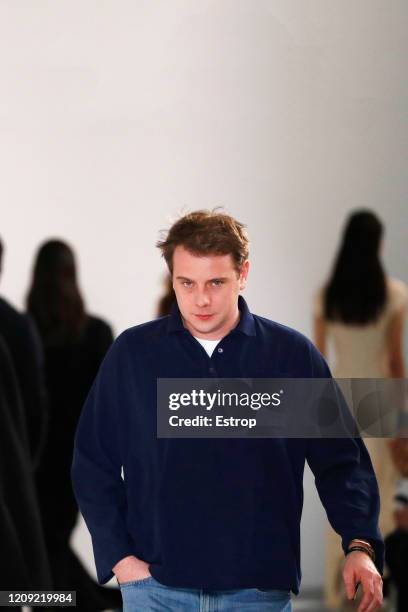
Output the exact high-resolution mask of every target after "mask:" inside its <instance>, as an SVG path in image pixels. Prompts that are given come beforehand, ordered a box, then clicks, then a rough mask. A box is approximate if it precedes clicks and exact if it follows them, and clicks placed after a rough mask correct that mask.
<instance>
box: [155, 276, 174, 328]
mask: <svg viewBox="0 0 408 612" xmlns="http://www.w3.org/2000/svg"><path fill="white" fill-rule="evenodd" d="M163 285H164V287H163V289H164V292H163V295H162V296H161V298H159V302H158V305H157V316H158V317H165V316H166V315H168V314H170V311H171V307H172V305H173V302H175V301H176V294H175V293H174V289H173V279H172V278H171V276H169V275H168V274H166V276H165V277H164V282H163Z"/></svg>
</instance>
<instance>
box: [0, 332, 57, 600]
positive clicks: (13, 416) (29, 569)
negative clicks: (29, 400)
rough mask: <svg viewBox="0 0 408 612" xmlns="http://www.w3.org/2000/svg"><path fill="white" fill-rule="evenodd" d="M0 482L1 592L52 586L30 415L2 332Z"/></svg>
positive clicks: (0, 366)
mask: <svg viewBox="0 0 408 612" xmlns="http://www.w3.org/2000/svg"><path fill="white" fill-rule="evenodd" d="M0 485H1V486H0V542H1V556H0V590H2V591H10V590H19V591H21V590H35V591H38V590H48V589H51V588H52V584H51V574H50V568H49V564H48V559H47V552H46V547H45V542H44V535H43V531H42V526H41V519H40V512H39V508H38V503H37V497H36V492H35V485H34V478H33V472H32V462H31V457H30V448H29V442H28V435H27V428H26V419H25V414H24V410H23V404H22V400H21V394H20V390H19V386H18V379H17V376H16V373H15V370H14V364H13V359H12V357H11V354H10V351H9V350H8V346H7V344H6V342H5V341H4V340H3V338H2V337H1V335H0ZM1 609H2V610H6V609H7V610H17V608H16V607H15V606H14V607H3V606H2V607H1ZM18 609H19V610H20V609H21V608H18Z"/></svg>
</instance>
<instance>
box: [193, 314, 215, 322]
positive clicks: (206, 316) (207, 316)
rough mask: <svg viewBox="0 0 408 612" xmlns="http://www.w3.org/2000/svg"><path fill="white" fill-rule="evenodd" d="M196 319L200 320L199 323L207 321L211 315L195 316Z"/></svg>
mask: <svg viewBox="0 0 408 612" xmlns="http://www.w3.org/2000/svg"><path fill="white" fill-rule="evenodd" d="M195 316H196V317H197V318H198V319H200V320H201V321H207V320H208V319H210V318H211V317H212V314H205V315H204V314H196V315H195Z"/></svg>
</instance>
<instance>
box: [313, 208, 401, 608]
mask: <svg viewBox="0 0 408 612" xmlns="http://www.w3.org/2000/svg"><path fill="white" fill-rule="evenodd" d="M382 237H383V226H382V223H381V221H380V220H379V219H378V217H377V216H376V215H375V214H374V213H373V212H371V211H370V210H358V211H355V212H354V213H353V214H351V215H350V217H349V218H348V220H347V223H346V226H345V230H344V233H343V237H342V241H341V245H340V249H339V251H338V254H337V257H336V260H335V262H334V266H333V270H332V273H331V276H330V278H329V280H328V282H327V283H326V284H325V286H324V287H322V288H320V289H319V290H318V292H317V293H316V295H315V298H314V309H313V310H314V341H315V345H316V347H317V348H318V349H319V351H320V352H321V353H322V355H323V356H327V348H328V346H327V345H328V341H330V342H332V343H333V348H334V352H335V366H334V369H333V374H334V376H335V377H336V378H403V377H404V359H403V326H404V319H405V314H406V305H407V300H408V291H407V287H406V285H405V284H404V283H403V282H402V281H400V280H397V279H395V278H391V277H390V276H388V275H387V274H386V273H385V272H384V268H383V265H382V263H381V259H380V255H381V250H382ZM365 442H366V446H367V449H368V451H369V454H370V457H371V461H372V463H373V467H374V470H375V473H376V476H377V481H378V485H379V489H380V498H381V511H380V520H379V525H380V530H381V532H382V533H383V534H387V533H389V532H390V531H391V530H392V529H393V507H392V504H393V496H394V488H395V484H396V480H397V477H398V471H397V469H396V467H395V465H394V462H393V461H392V458H391V454H390V448H389V442H390V441H389V440H386V439H385V438H366V439H365ZM338 546H339V537H338V535H337V534H336V533H335V532H334V531H333V530H332V529H330V527H329V533H328V536H327V563H326V581H325V594H326V604H327V605H328V606H329V608H331V609H336V608H339V607H340V606H341V605H342V591H341V569H342V562H343V560H342V557H341V555H339V550H338ZM407 578H408V568H407ZM342 609H343V608H342Z"/></svg>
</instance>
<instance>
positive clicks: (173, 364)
mask: <svg viewBox="0 0 408 612" xmlns="http://www.w3.org/2000/svg"><path fill="white" fill-rule="evenodd" d="M238 306H239V310H240V320H239V322H238V324H237V326H236V327H235V328H234V329H233V330H231V331H230V333H229V334H228V335H227V336H225V337H224V338H222V340H221V341H220V343H219V345H218V347H217V349H218V348H220V349H222V351H220V350H217V349H216V350H215V351H214V352H213V354H212V356H211V358H210V357H209V356H208V354H207V353H206V351H205V350H204V348H203V347H202V346H201V344H200V343H199V342H198V341H197V340H196V339H195V338H194V337H193V336H192V334H191V333H190V332H189V331H188V330H187V329H186V328H185V327H184V325H183V322H182V319H181V315H180V312H179V309H178V307H177V304H176V303H175V304H174V305H173V309H172V312H171V314H170V315H169V316H166V317H161V318H160V319H156V320H154V321H150V322H148V323H144V324H142V325H137V326H135V327H132V328H130V329H127V330H126V331H124V332H123V333H122V334H121V335H120V336H119V337H118V338H117V339H116V341H115V342H114V343H113V345H112V347H111V348H110V350H109V352H108V353H107V355H106V357H105V360H104V361H103V363H102V365H101V367H100V370H99V373H98V375H97V377H96V380H95V382H94V384H93V386H92V388H91V390H90V392H89V395H88V397H87V400H86V402H85V405H84V407H83V411H82V414H81V418H80V421H79V424H78V428H77V432H76V437H75V447H74V459H73V465H72V480H73V486H74V491H75V495H76V498H77V501H78V504H79V507H80V510H81V512H82V514H83V516H84V519H85V522H86V524H87V526H88V529H89V531H90V533H91V536H92V543H93V550H94V556H95V562H96V569H97V575H98V580H99V582H100V583H101V584H103V583H105V582H107V581H108V580H109V579H110V578H111V577H112V576H113V573H112V567H113V566H114V565H115V564H116V563H117V562H118V561H120V560H121V559H123V558H124V557H126V556H128V555H135V556H136V557H138V558H139V559H142V560H144V561H146V562H147V563H149V570H150V573H151V574H152V576H153V577H154V578H155V579H156V580H158V581H159V582H161V583H163V584H165V585H168V586H175V587H186V588H199V589H209V590H214V589H239V588H264V589H291V590H292V591H293V592H294V593H296V594H297V593H298V592H299V585H300V580H301V568H300V519H301V514H302V504H303V471H304V465H305V461H306V460H307V462H308V464H309V465H310V467H311V469H312V471H313V473H314V476H315V482H316V487H317V489H318V493H319V496H320V499H321V501H322V503H323V505H324V507H325V510H326V512H327V515H328V518H329V520H330V523H331V525H332V526H333V528H334V529H335V530H336V531H337V532H338V533H339V534H340V535H341V537H342V546H343V549H344V550H345V549H346V547H347V545H348V543H349V541H350V540H351V539H352V538H354V537H359V538H364V539H366V540H369V541H370V542H371V543H372V545H373V546H374V549H375V552H376V565H377V568H378V569H379V571H380V573H382V570H383V557H384V547H383V541H382V538H381V535H380V533H379V530H378V514H379V506H380V502H379V494H378V487H377V482H376V478H375V475H374V472H373V468H372V464H371V461H370V458H369V455H368V452H367V450H366V447H365V445H364V443H363V441H362V440H361V439H359V438H356V439H354V438H342V439H317V438H313V439H305V438H290V439H284V438H275V439H258V438H223V439H220V438H216V439H215V438H202V439H198V438H189V439H186V438H183V439H181V438H178V439H177V438H176V439H175V438H173V439H171V438H159V439H158V438H157V435H156V385H157V379H158V378H161V377H162V378H203V377H204V378H209V377H212V376H214V377H220V378H236V377H238V378H241V377H249V378H258V377H259V378H275V377H278V378H282V377H291V378H296V377H299V378H309V377H317V378H325V377H330V371H329V368H328V366H327V364H326V362H325V361H324V359H323V357H322V356H321V354H320V353H319V352H318V351H317V349H316V348H315V347H314V346H313V344H312V343H311V342H310V341H309V340H308V339H307V338H306V337H305V336H303V335H302V334H300V333H299V332H297V331H295V330H293V329H290V328H289V327H286V326H284V325H280V324H278V323H276V322H274V321H270V320H268V319H266V318H264V317H260V316H257V315H254V314H252V313H251V312H250V311H249V309H248V306H247V304H246V302H245V300H244V298H243V297H242V296H239V300H238ZM122 469H123V472H122Z"/></svg>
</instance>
